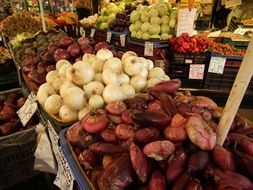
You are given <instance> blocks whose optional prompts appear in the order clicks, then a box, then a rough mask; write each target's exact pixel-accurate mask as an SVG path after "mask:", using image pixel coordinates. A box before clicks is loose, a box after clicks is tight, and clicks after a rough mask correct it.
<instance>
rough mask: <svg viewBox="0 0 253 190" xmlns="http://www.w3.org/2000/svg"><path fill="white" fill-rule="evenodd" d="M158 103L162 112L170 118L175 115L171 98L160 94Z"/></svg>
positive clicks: (174, 107)
mask: <svg viewBox="0 0 253 190" xmlns="http://www.w3.org/2000/svg"><path fill="white" fill-rule="evenodd" d="M160 101H161V105H162V108H163V110H164V111H165V112H166V113H167V114H168V115H169V116H171V117H173V116H174V115H175V114H176V113H177V107H176V104H175V102H174V100H173V99H172V97H171V96H170V95H168V94H165V93H161V94H160Z"/></svg>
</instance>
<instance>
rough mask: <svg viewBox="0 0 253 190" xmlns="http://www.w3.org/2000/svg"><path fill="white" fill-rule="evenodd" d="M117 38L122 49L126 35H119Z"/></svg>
mask: <svg viewBox="0 0 253 190" xmlns="http://www.w3.org/2000/svg"><path fill="white" fill-rule="evenodd" d="M119 38H120V45H121V46H122V47H125V45H126V35H125V34H121V35H120V36H119Z"/></svg>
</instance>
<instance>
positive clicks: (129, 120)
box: [121, 109, 134, 125]
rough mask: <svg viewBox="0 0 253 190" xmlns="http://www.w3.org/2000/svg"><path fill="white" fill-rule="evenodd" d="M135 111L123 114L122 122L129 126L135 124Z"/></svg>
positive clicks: (131, 110)
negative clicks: (133, 116) (133, 114)
mask: <svg viewBox="0 0 253 190" xmlns="http://www.w3.org/2000/svg"><path fill="white" fill-rule="evenodd" d="M133 111H134V109H127V110H125V111H124V112H123V113H122V115H121V120H122V122H123V123H126V124H129V125H131V124H133V121H132V113H133Z"/></svg>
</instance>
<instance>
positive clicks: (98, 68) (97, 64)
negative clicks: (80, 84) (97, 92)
mask: <svg viewBox="0 0 253 190" xmlns="http://www.w3.org/2000/svg"><path fill="white" fill-rule="evenodd" d="M91 66H92V68H93V69H94V71H95V72H96V73H99V72H102V71H103V67H104V61H103V60H99V59H96V61H93V62H92V63H91Z"/></svg>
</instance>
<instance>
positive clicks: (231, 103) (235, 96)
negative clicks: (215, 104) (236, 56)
mask: <svg viewBox="0 0 253 190" xmlns="http://www.w3.org/2000/svg"><path fill="white" fill-rule="evenodd" d="M252 75H253V37H252V38H251V40H250V42H249V45H248V48H247V51H246V54H245V56H244V59H243V61H242V64H241V66H240V69H239V71H238V73H237V76H236V79H235V82H234V84H233V87H232V90H231V92H230V94H229V97H228V100H227V103H226V106H225V108H224V110H223V113H222V116H221V119H220V122H219V125H218V128H217V144H218V145H220V146H222V145H223V143H224V141H225V139H226V137H227V134H228V131H229V128H230V126H231V124H232V122H233V119H234V117H235V115H236V113H237V111H238V109H239V106H240V104H241V101H242V99H243V96H244V94H245V91H246V90H247V87H248V85H249V82H250V79H251V77H252Z"/></svg>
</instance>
